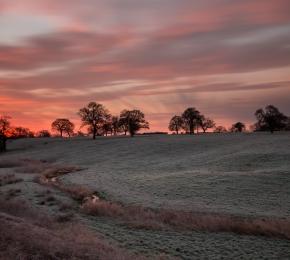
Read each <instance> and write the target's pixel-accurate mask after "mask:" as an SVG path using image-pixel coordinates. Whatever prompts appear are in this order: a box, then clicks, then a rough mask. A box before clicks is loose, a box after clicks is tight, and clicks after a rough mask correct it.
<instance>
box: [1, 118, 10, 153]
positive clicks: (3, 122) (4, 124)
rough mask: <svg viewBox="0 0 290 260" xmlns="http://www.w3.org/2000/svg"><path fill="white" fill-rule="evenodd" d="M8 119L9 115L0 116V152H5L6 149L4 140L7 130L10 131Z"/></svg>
mask: <svg viewBox="0 0 290 260" xmlns="http://www.w3.org/2000/svg"><path fill="white" fill-rule="evenodd" d="M9 120H10V117H9V116H1V117H0V152H5V151H6V149H7V147H6V142H7V139H8V135H9V132H10V131H11V124H10V121H9Z"/></svg>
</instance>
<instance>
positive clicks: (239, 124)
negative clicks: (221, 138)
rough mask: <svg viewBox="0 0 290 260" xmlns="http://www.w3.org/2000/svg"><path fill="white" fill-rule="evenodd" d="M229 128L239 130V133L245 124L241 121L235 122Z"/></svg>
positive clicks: (233, 130) (244, 128)
mask: <svg viewBox="0 0 290 260" xmlns="http://www.w3.org/2000/svg"><path fill="white" fill-rule="evenodd" d="M230 130H231V132H239V133H241V132H243V131H245V130H246V125H245V124H244V123H242V122H237V123H235V124H233V125H232V127H231V129H230Z"/></svg>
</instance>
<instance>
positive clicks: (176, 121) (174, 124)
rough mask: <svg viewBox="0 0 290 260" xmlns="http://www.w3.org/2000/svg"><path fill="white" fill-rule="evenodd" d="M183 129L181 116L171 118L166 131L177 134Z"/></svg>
mask: <svg viewBox="0 0 290 260" xmlns="http://www.w3.org/2000/svg"><path fill="white" fill-rule="evenodd" d="M182 127H183V119H182V117H181V116H176V115H175V116H174V117H172V118H171V120H170V122H169V126H168V129H169V130H170V131H175V132H176V134H178V132H179V130H180V129H182Z"/></svg>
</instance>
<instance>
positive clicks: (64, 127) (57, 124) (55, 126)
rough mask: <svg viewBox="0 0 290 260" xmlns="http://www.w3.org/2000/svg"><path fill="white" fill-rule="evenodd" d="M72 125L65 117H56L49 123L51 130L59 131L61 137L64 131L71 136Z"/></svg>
mask: <svg viewBox="0 0 290 260" xmlns="http://www.w3.org/2000/svg"><path fill="white" fill-rule="evenodd" d="M74 127H75V126H74V124H73V123H72V122H71V121H69V120H68V119H66V118H58V119H56V120H55V121H53V122H52V124H51V128H52V130H53V131H56V132H59V134H60V136H61V137H63V134H64V133H66V134H67V135H68V136H71V135H72V133H73V130H74Z"/></svg>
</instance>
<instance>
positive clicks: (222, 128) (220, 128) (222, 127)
mask: <svg viewBox="0 0 290 260" xmlns="http://www.w3.org/2000/svg"><path fill="white" fill-rule="evenodd" d="M213 132H214V133H227V132H228V131H227V129H226V128H225V127H224V126H217V127H216V128H215V129H214V131H213Z"/></svg>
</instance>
